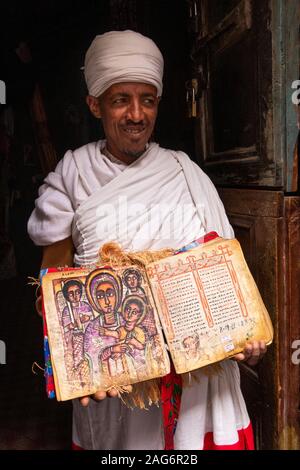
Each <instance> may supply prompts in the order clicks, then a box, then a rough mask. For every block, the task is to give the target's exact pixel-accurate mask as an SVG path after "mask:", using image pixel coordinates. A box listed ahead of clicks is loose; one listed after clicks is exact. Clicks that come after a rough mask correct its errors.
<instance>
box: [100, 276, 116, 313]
mask: <svg viewBox="0 0 300 470" xmlns="http://www.w3.org/2000/svg"><path fill="white" fill-rule="evenodd" d="M96 297H97V302H98V305H99V307H100V309H101V310H102V311H103V312H104V313H112V312H113V311H114V308H115V306H116V291H115V289H114V286H113V285H112V284H111V283H110V282H103V283H102V284H99V286H98V287H97V289H96Z"/></svg>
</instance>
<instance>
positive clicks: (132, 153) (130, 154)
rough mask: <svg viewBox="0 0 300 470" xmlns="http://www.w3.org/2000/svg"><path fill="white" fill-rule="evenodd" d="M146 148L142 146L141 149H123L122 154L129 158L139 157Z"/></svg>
mask: <svg viewBox="0 0 300 470" xmlns="http://www.w3.org/2000/svg"><path fill="white" fill-rule="evenodd" d="M145 150H146V146H145V147H144V148H143V150H131V149H123V152H124V155H126V156H127V157H130V158H135V159H137V158H139V157H140V156H141V155H143V153H144V152H145Z"/></svg>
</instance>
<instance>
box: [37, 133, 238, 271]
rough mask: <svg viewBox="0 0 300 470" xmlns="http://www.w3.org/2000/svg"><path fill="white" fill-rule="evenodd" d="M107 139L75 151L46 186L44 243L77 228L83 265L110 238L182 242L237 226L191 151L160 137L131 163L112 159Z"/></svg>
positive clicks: (148, 243)
mask: <svg viewBox="0 0 300 470" xmlns="http://www.w3.org/2000/svg"><path fill="white" fill-rule="evenodd" d="M103 145H104V142H103V141H99V142H96V143H91V144H88V145H86V146H83V147H81V148H80V149H78V150H76V151H75V152H70V151H69V152H67V154H66V155H65V157H64V159H63V160H62V161H61V162H60V163H59V164H58V166H57V168H56V170H55V172H53V173H50V174H49V175H48V177H47V178H46V180H45V185H44V186H43V187H42V188H41V190H40V197H39V198H38V199H37V201H36V209H35V210H34V212H33V214H32V215H31V218H30V220H29V223H28V231H29V234H30V236H31V238H32V239H33V241H34V242H35V243H36V244H37V245H49V244H52V243H54V242H56V241H58V240H62V239H64V238H66V237H68V236H70V235H71V234H72V237H73V241H74V244H75V247H76V255H75V262H76V264H77V265H86V264H91V263H93V262H94V261H95V259H96V257H97V252H98V249H99V247H100V246H101V245H102V244H103V243H104V242H107V241H109V240H114V241H117V242H119V243H120V244H121V245H122V247H123V248H125V249H132V250H140V249H151V248H152V249H159V248H163V247H171V248H180V246H181V245H183V244H186V243H189V242H191V241H192V240H193V239H195V238H198V237H200V236H202V235H203V234H204V233H207V232H210V231H212V230H215V231H217V232H218V233H219V234H220V235H221V236H224V237H226V238H232V237H233V231H232V228H231V226H230V224H229V222H228V219H227V217H226V214H225V211H224V207H223V204H222V202H221V201H220V199H219V196H218V194H217V191H216V189H215V187H214V186H213V184H212V183H211V181H210V179H209V178H208V176H207V175H206V174H205V173H204V172H203V171H202V170H201V169H200V168H199V167H198V166H197V165H196V164H195V163H194V162H192V161H191V160H190V158H189V157H188V156H187V155H186V154H184V153H183V152H175V151H171V150H166V149H163V148H161V147H159V145H158V144H155V143H152V144H150V145H149V148H148V149H147V150H146V152H145V153H144V154H143V155H142V156H141V157H140V158H139V159H138V160H137V161H135V162H134V163H132V164H131V165H129V166H126V165H124V164H123V163H122V162H118V163H117V162H111V161H110V160H109V158H108V157H106V156H105V155H103V154H102V153H101V148H102V147H103Z"/></svg>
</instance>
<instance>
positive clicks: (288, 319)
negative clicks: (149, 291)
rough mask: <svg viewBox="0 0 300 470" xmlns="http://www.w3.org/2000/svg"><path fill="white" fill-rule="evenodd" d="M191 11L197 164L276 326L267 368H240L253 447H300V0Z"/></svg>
mask: <svg viewBox="0 0 300 470" xmlns="http://www.w3.org/2000/svg"><path fill="white" fill-rule="evenodd" d="M188 4H189V7H190V15H191V35H192V37H193V48H192V54H191V55H192V58H193V61H194V77H193V79H194V80H193V82H191V83H192V85H193V86H194V84H196V89H195V90H194V93H195V94H196V97H195V100H196V115H197V116H196V118H195V137H196V160H197V161H198V163H199V164H200V166H201V167H202V168H203V169H204V170H205V171H206V173H208V174H209V176H210V177H211V178H212V180H213V181H214V182H215V184H216V185H217V186H218V188H219V192H220V195H221V198H222V199H223V202H224V205H225V208H226V211H227V213H228V215H229V218H230V221H231V223H232V225H233V228H234V230H235V234H236V237H237V238H238V239H239V240H240V242H241V244H242V247H243V250H244V253H245V257H246V259H247V261H248V263H249V267H250V269H251V271H252V273H253V275H254V278H255V280H256V282H257V285H258V287H259V290H260V292H261V294H262V297H263V299H264V302H265V304H266V307H267V309H268V311H269V313H270V315H271V318H272V321H273V325H274V328H275V338H274V344H273V345H272V346H271V347H270V350H269V352H268V354H267V355H266V357H265V358H264V360H263V361H262V363H261V364H260V365H259V366H258V367H256V368H249V367H246V366H245V365H242V366H241V378H242V388H243V392H244V396H245V398H246V402H247V406H248V410H249V413H250V416H251V419H252V422H253V425H254V431H255V439H256V447H257V448H258V449H278V448H285V449H286V448H290V449H294V448H299V441H300V432H299V366H298V368H297V365H296V364H293V363H292V361H291V356H292V353H293V350H292V345H293V344H294V345H295V344H296V343H295V340H297V338H300V329H299V328H300V323H299V293H298V294H296V295H294V294H295V292H296V291H294V288H297V287H298V288H299V276H300V272H299V270H300V268H299V262H298V261H297V256H299V253H300V236H299V228H300V226H299V225H300V224H299V220H300V212H299V211H300V202H299V197H298V196H297V193H296V192H297V190H298V180H297V178H298V160H297V152H295V151H294V150H295V143H296V138H297V133H298V129H297V125H296V122H297V117H296V107H295V106H294V105H293V104H292V100H291V96H292V92H293V90H292V83H293V80H295V79H297V78H298V76H299V42H298V28H299V23H300V20H299V17H300V11H299V10H300V9H299V1H298V0H291V1H289V2H283V1H280V0H226V1H222V2H220V1H218V0H198V1H192V0H190V1H189V2H188ZM287 193H289V194H287ZM297 230H298V231H297ZM297 253H298V254H297ZM296 254H297V255H296Z"/></svg>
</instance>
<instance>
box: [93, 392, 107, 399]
mask: <svg viewBox="0 0 300 470" xmlns="http://www.w3.org/2000/svg"><path fill="white" fill-rule="evenodd" d="M92 398H93V399H94V400H96V401H101V400H104V398H106V392H103V391H102V390H101V391H100V390H99V391H98V392H96V393H95V394H94V395H93V396H92Z"/></svg>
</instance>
